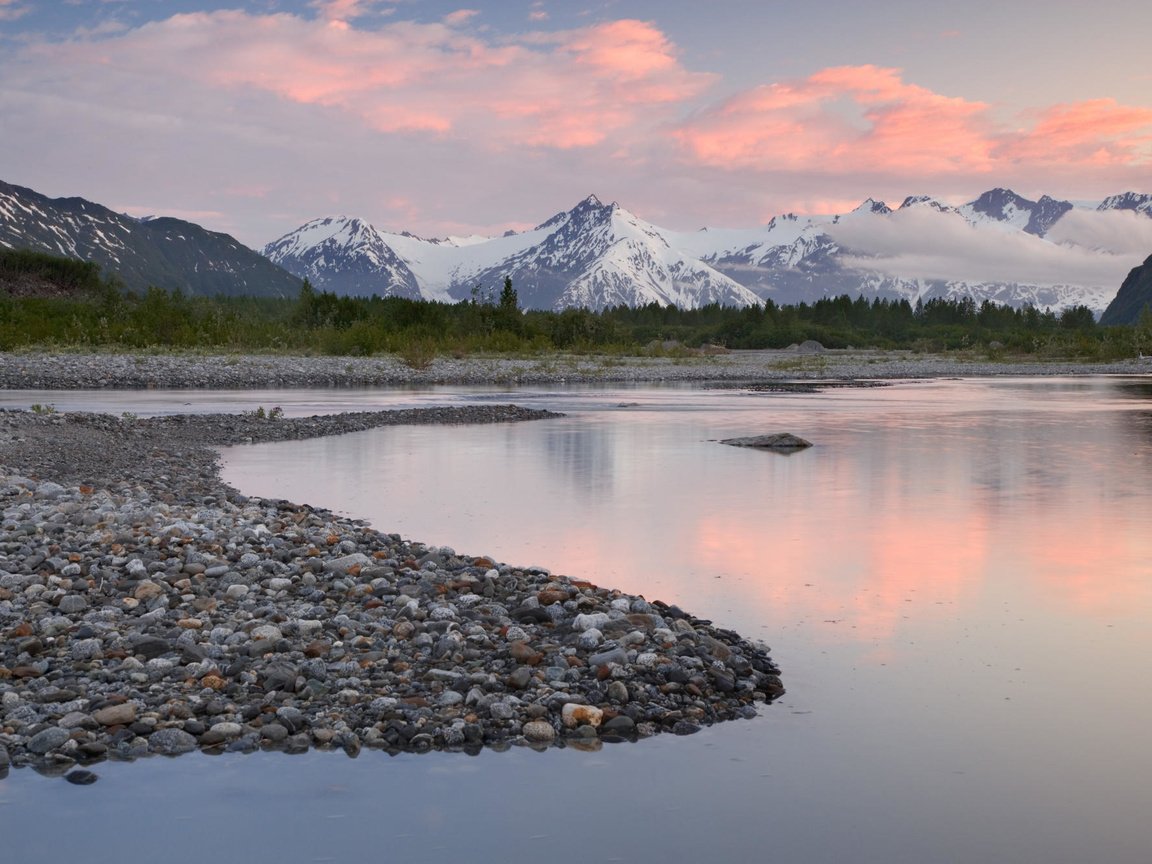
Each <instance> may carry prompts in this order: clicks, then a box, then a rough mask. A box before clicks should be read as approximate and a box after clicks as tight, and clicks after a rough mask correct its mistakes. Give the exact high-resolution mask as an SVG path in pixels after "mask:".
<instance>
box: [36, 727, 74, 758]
mask: <svg viewBox="0 0 1152 864" xmlns="http://www.w3.org/2000/svg"><path fill="white" fill-rule="evenodd" d="M71 737H72V736H71V734H69V732H68V730H67V729H61V728H60V727H59V726H52V727H50V728H48V729H45V730H43V731H42V732H37V733H36V734H35V735H33V736H32V738H31V740H29V741H28V750H29V751H30V752H32V753H35V754H36V755H37V756H43V755H44V754H45V753H48V752H50V751H52V750H56V749H57V748H59V747H62V746H64V743H65V742H67V741H68V740H70V739H71Z"/></svg>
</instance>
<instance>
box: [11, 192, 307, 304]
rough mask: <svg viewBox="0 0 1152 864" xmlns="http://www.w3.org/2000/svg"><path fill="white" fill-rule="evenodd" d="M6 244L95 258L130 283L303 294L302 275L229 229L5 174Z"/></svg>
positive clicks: (204, 291) (193, 290)
mask: <svg viewBox="0 0 1152 864" xmlns="http://www.w3.org/2000/svg"><path fill="white" fill-rule="evenodd" d="M0 246H4V247H7V248H10V249H31V250H34V251H36V252H46V253H48V254H51V255H61V256H64V257H66V258H80V259H82V260H84V261H94V262H96V263H97V264H99V265H100V266H101V269H103V270H104V271H105V273H106V274H109V275H115V276H116V277H118V278H119V279H120V281H121V282H123V284H124V287H125V288H128V289H130V290H133V291H144V290H145V289H147V288H148V287H149V286H153V285H154V286H156V287H159V288H164V289H166V290H169V291H173V290H176V289H179V290H181V291H183V292H184V293H185V294H190V295H206V296H215V295H218V294H223V295H227V296H239V295H260V296H273V297H295V296H296V294H297V292H299V290H300V279H299V278H298V277H296V276H293V275H291V274H290V273H288V272H287V271H286V270H284V269H282V268H280V267H278V266H276V265H275V264H273V263H272V262H271V261H269V260H268V259H267V258H265V257H264V256H263V255H261V254H259V253H258V252H255V251H253V250H252V249H249V248H248V247H247V246H244V245H243V244H241V243H240V242H239V241H237V240H236V239H234V238H233V237H231V236H229V235H227V234H219V233H217V232H215V231H208V230H207V229H205V228H202V227H200V226H199V225H196V224H195V223H193V222H185V221H184V220H182V219H172V218H170V217H161V218H152V219H135V218H133V217H131V216H126V215H124V214H122V213H116V212H114V211H112V210H109V209H108V208H107V207H104V206H102V205H100V204H94V203H93V202H91V201H86V200H85V199H83V198H49V197H47V196H46V195H41V194H40V193H39V192H36V191H33V190H32V189H27V188H25V187H23V186H14V185H12V184H10V183H5V182H3V181H0Z"/></svg>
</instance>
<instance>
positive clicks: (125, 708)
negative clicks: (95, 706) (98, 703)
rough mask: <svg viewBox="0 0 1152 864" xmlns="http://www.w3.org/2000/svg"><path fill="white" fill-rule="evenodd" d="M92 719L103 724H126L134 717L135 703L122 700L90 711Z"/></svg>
mask: <svg viewBox="0 0 1152 864" xmlns="http://www.w3.org/2000/svg"><path fill="white" fill-rule="evenodd" d="M92 719H93V720H95V721H96V722H97V723H100V724H101V725H103V726H127V725H128V724H129V723H131V722H133V721H134V720H135V719H136V705H135V704H133V703H132V702H124V703H122V704H120V705H108V706H107V707H104V708H100V709H99V710H96V711H93V712H92Z"/></svg>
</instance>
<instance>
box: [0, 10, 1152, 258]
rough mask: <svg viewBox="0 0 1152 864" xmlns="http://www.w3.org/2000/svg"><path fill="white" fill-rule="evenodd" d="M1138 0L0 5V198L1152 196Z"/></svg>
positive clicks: (500, 219)
mask: <svg viewBox="0 0 1152 864" xmlns="http://www.w3.org/2000/svg"><path fill="white" fill-rule="evenodd" d="M1149 32H1152V4H1149V3H1147V0H1098V2H1095V3H1092V4H1085V3H1083V2H1082V0H1012V2H1010V3H1009V2H1004V0H996V2H989V0H966V2H964V3H956V2H955V0H948V2H942V0H876V2H871V3H861V2H858V0H851V2H848V0H824V2H821V3H798V2H795V0H787V2H783V0H780V2H778V0H712V2H709V3H701V2H699V0H692V2H682V0H564V2H562V0H499V2H497V0H482V2H475V0H474V2H470V3H468V2H462V3H446V2H440V0H409V2H401V0H257V2H249V3H240V2H226V0H225V2H217V0H0V179H2V180H5V181H7V182H9V183H15V184H18V185H22V186H28V187H31V188H33V189H35V190H37V191H39V192H42V193H44V194H46V195H50V196H52V197H59V196H73V195H77V196H81V197H84V198H88V199H89V200H93V201H97V202H99V203H102V204H104V205H106V206H109V207H111V208H112V209H114V210H117V211H121V212H127V213H131V214H133V215H150V214H156V215H170V216H177V217H181V218H185V219H189V220H192V221H195V222H198V223H199V224H202V225H204V226H205V227H207V228H210V229H212V230H217V231H225V232H228V233H230V234H233V235H234V236H235V237H237V238H238V239H239V240H241V242H244V243H246V244H248V245H249V246H253V247H255V248H260V247H262V246H263V245H264V244H265V243H267V242H269V241H271V240H274V239H276V238H277V237H279V236H281V235H283V234H285V233H287V232H288V231H290V230H292V229H294V228H296V227H297V226H299V225H301V224H302V223H304V222H306V221H308V220H310V219H313V218H317V217H321V216H327V215H348V216H359V217H361V218H364V219H366V220H368V221H370V222H371V223H373V224H374V225H376V226H377V227H379V228H381V229H382V230H387V231H402V230H407V231H411V232H413V233H416V234H419V235H421V236H426V237H440V236H447V235H467V234H486V235H490V234H495V233H499V232H502V231H504V230H507V229H515V230H519V229H524V228H529V227H532V226H534V225H536V224H539V223H541V222H543V221H545V220H546V219H548V218H549V217H550V216H552V215H553V214H555V213H557V212H560V211H562V210H566V209H568V208H570V207H572V206H573V205H574V204H576V203H577V202H578V201H580V200H581V199H583V198H585V197H586V196H587V195H589V194H595V195H597V196H598V197H599V198H600V199H601V200H604V201H616V202H618V203H619V204H620V205H621V206H622V207H625V208H626V209H628V210H630V211H632V212H633V213H635V214H637V215H638V216H640V217H641V218H643V219H646V220H648V221H650V222H653V223H655V224H657V225H660V226H662V227H665V228H671V229H677V230H690V229H695V228H699V227H702V226H711V227H751V226H755V225H758V224H762V223H765V222H767V221H768V220H769V219H770V218H771V217H772V216H774V215H778V214H781V213H786V212H794V213H836V212H845V211H847V210H850V209H851V208H853V207H855V206H856V205H857V204H859V203H860V202H861V201H862V200H863V199H865V198H868V197H871V198H874V199H877V200H885V201H887V202H888V203H889V204H890V205H893V206H895V205H898V204H899V203H900V201H902V200H903V199H904V198H905V197H906V196H908V195H920V194H928V195H933V196H936V197H937V198H939V199H941V200H944V201H947V202H949V203H963V202H965V201H970V200H972V199H974V198H976V197H977V196H978V195H979V194H980V193H981V192H983V191H985V190H987V189H991V188H995V187H1006V188H1011V189H1013V190H1014V191H1016V192H1017V193H1019V194H1021V195H1024V196H1025V197H1029V198H1037V197H1039V196H1040V195H1041V194H1049V195H1052V196H1054V197H1056V198H1062V199H1069V200H1076V201H1098V200H1100V199H1102V198H1103V197H1105V196H1107V195H1111V194H1116V193H1119V192H1123V191H1137V192H1152V67H1150V66H1149V65H1148V63H1147V59H1146V58H1147V44H1146V43H1147V34H1148V33H1149Z"/></svg>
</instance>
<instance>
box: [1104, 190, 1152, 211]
mask: <svg viewBox="0 0 1152 864" xmlns="http://www.w3.org/2000/svg"><path fill="white" fill-rule="evenodd" d="M1096 209H1097V210H1132V211H1133V212H1136V213H1143V214H1144V215H1145V216H1152V195H1143V194H1141V193H1139V192H1124V193H1123V194H1121V195H1112V196H1109V197H1108V198H1105V199H1104V200H1103V201H1102V202H1101V203H1100V206H1099V207H1097V208H1096Z"/></svg>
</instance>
